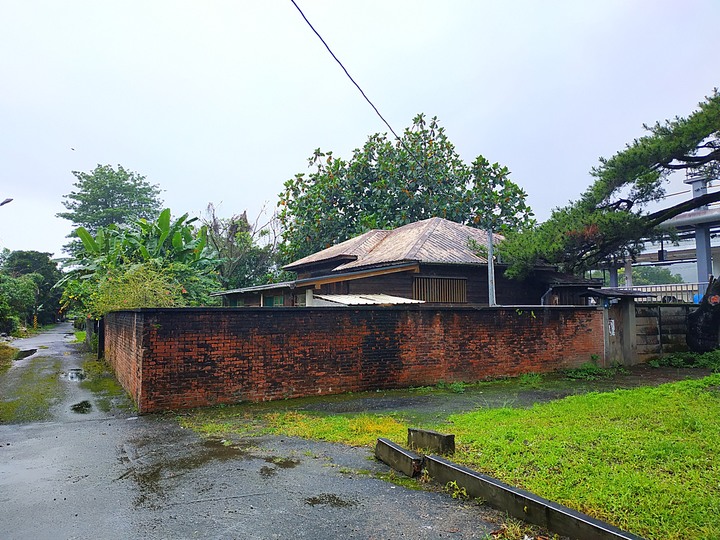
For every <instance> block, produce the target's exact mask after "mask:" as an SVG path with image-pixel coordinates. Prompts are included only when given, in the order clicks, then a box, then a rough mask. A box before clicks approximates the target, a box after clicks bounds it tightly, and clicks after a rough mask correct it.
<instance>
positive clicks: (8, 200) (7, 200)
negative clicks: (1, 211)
mask: <svg viewBox="0 0 720 540" xmlns="http://www.w3.org/2000/svg"><path fill="white" fill-rule="evenodd" d="M9 202H12V199H9V198H8V199H5V200H4V201H3V202H0V206H2V205H4V204H7V203H9Z"/></svg>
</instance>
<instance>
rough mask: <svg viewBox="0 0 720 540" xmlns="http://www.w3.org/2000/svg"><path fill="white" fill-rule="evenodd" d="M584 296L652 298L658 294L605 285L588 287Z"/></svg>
mask: <svg viewBox="0 0 720 540" xmlns="http://www.w3.org/2000/svg"><path fill="white" fill-rule="evenodd" d="M582 296H595V297H598V298H651V297H655V296H657V294H652V293H646V292H641V291H634V290H633V289H621V288H618V287H603V288H602V289H588V290H587V292H586V293H583V294H582Z"/></svg>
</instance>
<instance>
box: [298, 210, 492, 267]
mask: <svg viewBox="0 0 720 540" xmlns="http://www.w3.org/2000/svg"><path fill="white" fill-rule="evenodd" d="M470 239H472V240H474V241H475V242H477V243H478V244H481V245H487V232H486V231H484V230H480V229H475V228H473V227H468V226H467V225H461V224H460V223H455V222H453V221H448V220H446V219H443V218H439V217H434V218H430V219H425V220H423V221H417V222H415V223H410V224H408V225H404V226H402V227H399V228H397V229H394V230H392V231H385V230H372V231H369V232H367V233H365V234H363V235H360V236H358V237H356V238H353V239H351V240H347V241H346V242H342V243H340V244H337V245H335V246H332V247H330V248H328V249H325V250H323V251H319V252H317V253H314V254H312V255H310V256H308V257H305V258H304V259H300V260H299V261H295V262H293V263H291V264H289V265H287V266H286V267H285V268H286V269H288V270H293V269H297V268H300V267H303V266H306V265H311V264H318V263H321V262H325V261H328V262H329V261H331V260H338V262H339V263H340V264H339V265H338V266H337V267H335V268H334V270H333V271H345V270H351V269H357V268H363V267H369V266H385V265H386V264H389V263H396V262H404V261H415V262H420V263H425V264H487V258H485V257H483V256H480V255H477V254H475V252H474V251H473V249H472V248H471V247H470ZM501 240H502V236H500V235H498V234H495V235H493V243H494V244H497V243H498V242H500V241H501ZM348 259H349V260H348Z"/></svg>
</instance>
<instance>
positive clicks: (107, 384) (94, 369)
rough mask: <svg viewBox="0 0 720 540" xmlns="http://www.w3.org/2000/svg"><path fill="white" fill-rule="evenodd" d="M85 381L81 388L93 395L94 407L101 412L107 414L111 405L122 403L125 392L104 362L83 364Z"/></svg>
mask: <svg viewBox="0 0 720 540" xmlns="http://www.w3.org/2000/svg"><path fill="white" fill-rule="evenodd" d="M83 371H84V372H85V379H84V380H83V381H82V382H81V383H80V386H81V387H82V388H86V389H88V390H90V391H91V392H92V393H93V394H94V395H95V400H96V405H97V407H98V409H100V410H101V411H103V412H109V411H110V410H111V409H112V408H113V405H115V404H117V403H118V402H120V401H123V402H124V398H125V395H126V394H125V390H124V389H123V387H122V386H120V383H118V381H117V379H116V378H115V376H114V375H113V373H112V371H110V368H109V367H108V365H107V364H106V363H105V362H99V361H97V360H86V361H85V362H83Z"/></svg>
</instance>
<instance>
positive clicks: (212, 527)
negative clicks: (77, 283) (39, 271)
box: [0, 324, 499, 539]
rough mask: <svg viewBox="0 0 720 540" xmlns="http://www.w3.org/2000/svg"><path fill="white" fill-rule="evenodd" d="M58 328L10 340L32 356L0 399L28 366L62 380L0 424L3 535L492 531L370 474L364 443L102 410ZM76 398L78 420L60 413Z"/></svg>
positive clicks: (437, 497) (373, 465) (473, 509)
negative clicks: (12, 420) (212, 427)
mask: <svg viewBox="0 0 720 540" xmlns="http://www.w3.org/2000/svg"><path fill="white" fill-rule="evenodd" d="M71 332H72V329H71V327H70V325H69V324H62V325H59V326H57V327H55V328H54V329H53V330H52V331H50V332H46V333H43V334H40V335H39V336H36V337H33V338H30V339H24V340H16V341H15V342H13V346H14V347H16V348H19V349H22V350H32V349H37V351H36V352H35V353H34V354H32V355H31V356H28V357H27V358H25V359H23V360H19V361H16V362H15V363H14V366H13V367H12V368H11V369H10V371H8V372H7V373H6V374H4V375H0V392H4V394H5V395H4V397H3V396H2V395H0V399H9V397H8V396H10V395H11V390H12V388H13V385H15V384H19V381H21V380H22V377H23V374H24V373H27V372H28V370H30V369H34V370H36V371H37V370H38V369H41V370H45V373H46V374H50V375H51V376H53V377H58V378H59V379H60V380H61V382H62V385H63V386H62V392H60V394H59V398H58V401H57V403H56V404H55V405H54V406H53V407H52V409H51V410H50V413H49V415H50V416H49V418H48V419H47V421H42V422H34V423H25V424H11V425H0V537H2V538H3V539H45V538H47V539H63V538H67V539H70V538H79V539H86V538H88V539H90V538H92V539H121V538H122V539H129V538H147V539H160V538H162V539H165V538H168V539H170V538H172V539H180V538H234V539H265V538H288V539H290V538H293V539H294V538H320V539H323V538H365V539H370V538H373V539H380V538H388V539H389V538H408V539H423V538H428V539H429V538H483V537H485V535H486V534H487V533H488V532H489V531H492V530H494V529H497V528H498V524H497V522H493V521H489V520H496V519H497V518H498V516H499V514H497V513H495V512H493V511H491V510H488V509H486V508H483V507H480V506H478V505H476V504H473V503H464V502H462V501H457V500H453V499H452V498H450V497H448V496H446V495H443V494H439V493H431V492H425V491H413V490H408V489H405V488H402V487H399V486H395V485H393V484H391V483H388V482H383V481H381V480H377V479H375V478H373V477H372V476H370V475H369V474H367V472H370V473H373V472H387V470H388V469H387V468H386V467H385V466H384V465H383V464H381V463H378V462H377V461H375V460H374V459H373V458H372V455H371V451H370V450H369V449H366V448H350V447H346V446H342V445H333V444H324V443H316V442H311V441H303V440H298V439H282V438H264V439H248V440H247V441H245V442H243V443H240V444H231V445H228V444H227V443H225V442H223V441H219V440H203V439H200V438H199V437H198V436H196V435H195V434H194V433H192V432H189V431H187V430H183V429H182V428H180V427H179V426H178V425H177V423H176V422H175V421H174V420H173V418H172V416H158V415H149V416H142V417H137V416H135V415H134V414H133V413H132V412H131V411H128V410H123V409H122V408H117V407H113V408H111V410H110V411H108V412H102V410H101V409H103V407H102V404H101V403H100V401H99V398H98V396H97V395H94V394H93V393H92V392H91V391H89V390H85V389H83V388H82V387H81V386H80V385H79V384H78V381H77V380H76V378H75V377H73V376H72V375H73V373H74V372H73V371H72V370H73V369H77V368H80V367H81V365H82V362H83V360H84V358H85V357H84V356H83V354H82V353H80V352H79V350H78V347H77V346H76V345H73V344H71V343H70V339H71ZM84 402H87V403H88V404H89V410H87V407H86V411H85V414H78V413H77V412H74V411H73V408H72V407H73V405H75V406H77V405H78V404H82V403H84ZM76 408H77V407H76ZM362 471H365V472H362Z"/></svg>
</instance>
